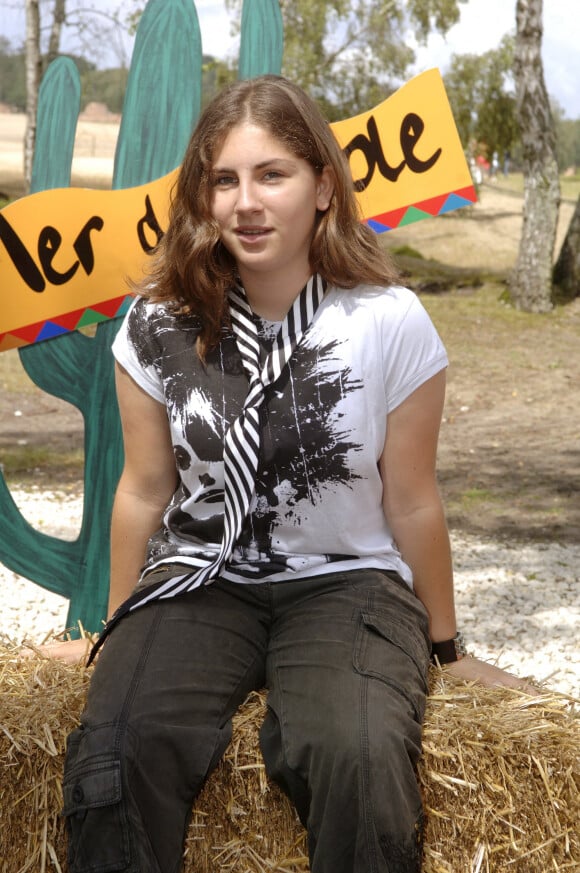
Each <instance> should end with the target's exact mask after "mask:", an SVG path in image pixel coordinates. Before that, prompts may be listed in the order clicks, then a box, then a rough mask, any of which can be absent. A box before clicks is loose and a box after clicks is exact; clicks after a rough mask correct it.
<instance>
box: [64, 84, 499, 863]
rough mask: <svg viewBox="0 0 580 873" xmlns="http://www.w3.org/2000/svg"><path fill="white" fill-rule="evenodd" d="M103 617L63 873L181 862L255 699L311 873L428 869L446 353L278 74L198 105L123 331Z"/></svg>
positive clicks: (448, 586) (491, 676)
mask: <svg viewBox="0 0 580 873" xmlns="http://www.w3.org/2000/svg"><path fill="white" fill-rule="evenodd" d="M114 354H115V357H116V361H117V364H116V366H117V390H118V398H119V407H120V411H121V418H122V423H123V434H124V442H125V467H124V470H123V474H122V477H121V480H120V483H119V487H118V491H117V495H116V500H115V506H114V513H113V526H112V576H111V595H110V618H109V621H108V624H107V626H106V628H105V630H104V632H103V635H102V637H101V641H100V642H101V643H104V644H103V646H102V649H100V652H99V658H98V660H97V663H96V669H95V672H94V675H93V677H92V681H91V687H90V692H89V696H88V701H87V705H86V709H85V711H84V714H83V717H82V724H81V726H80V728H79V729H78V730H75V731H74V732H73V733H72V735H71V737H70V738H69V743H68V750H67V760H66V772H65V781H64V797H65V810H64V811H65V815H66V817H67V824H68V834H69V870H70V873H88V871H95V870H124V871H131V873H137V871H140V873H176V871H178V870H179V869H180V867H181V857H182V851H183V841H184V836H185V833H186V828H187V824H188V820H189V815H190V809H191V805H192V803H193V800H194V798H195V797H196V795H197V794H198V793H199V791H200V789H201V787H202V785H203V783H204V780H205V779H206V778H207V776H208V774H209V773H210V772H211V770H212V768H213V767H215V765H216V763H217V762H218V760H219V758H220V756H221V755H222V754H223V752H224V750H225V748H226V746H227V743H228V741H229V738H230V730H231V728H230V725H231V718H232V715H233V713H234V712H235V710H236V709H237V707H238V706H239V705H240V704H241V703H242V702H243V700H244V699H245V697H246V696H247V694H248V693H249V692H250V691H251V690H252V689H258V688H262V687H265V688H267V689H268V714H267V717H266V720H265V723H264V725H263V728H262V731H261V744H262V750H263V754H264V759H265V763H266V767H267V771H268V773H269V775H270V777H271V778H272V779H274V780H276V781H277V782H278V783H279V784H280V785H281V786H282V787H283V788H284V790H285V791H286V792H287V793H288V794H289V796H290V797H291V799H292V800H293V802H294V803H295V805H296V808H297V810H298V813H299V815H300V818H301V820H302V822H303V824H304V827H305V828H306V829H307V832H308V841H309V854H310V864H311V869H312V871H314V873H379V871H380V873H383V871H384V873H387V871H390V873H393V871H399V873H403V871H404V873H412V871H418V870H419V869H420V867H421V834H422V825H421V822H422V811H421V798H420V795H419V791H418V787H417V781H416V776H415V766H416V762H417V759H418V756H419V754H420V748H421V722H422V718H423V713H424V707H425V695H426V693H427V667H428V663H429V656H430V653H431V650H432V647H433V650H434V651H436V652H437V653H438V655H439V658H440V661H441V662H442V663H445V662H450V667H449V669H451V670H453V671H454V672H456V673H459V674H460V675H463V676H465V677H466V678H469V679H476V678H479V679H482V680H483V681H486V682H508V683H514V682H515V681H516V680H515V679H514V678H513V677H510V676H508V675H506V674H504V673H503V672H502V671H500V670H497V669H496V668H494V667H492V666H490V665H487V664H483V663H481V662H478V661H476V660H475V659H473V658H470V657H469V656H465V657H462V649H461V645H460V641H459V640H458V638H457V625H456V620H455V613H454V606H453V586H452V566H451V557H450V549H449V540H448V534H447V529H446V524H445V520H444V513H443V509H442V506H441V501H440V497H439V493H438V490H437V484H436V476H435V456H436V447H437V438H438V431H439V425H440V420H441V414H442V409H443V400H444V384H445V368H446V364H447V358H446V354H445V350H444V348H443V345H442V343H441V341H440V339H439V337H438V335H437V333H436V331H435V329H434V327H433V325H432V324H431V322H430V320H429V318H428V316H427V314H426V313H425V310H424V309H423V307H422V306H421V304H420V303H419V301H418V299H417V298H416V297H415V295H414V294H413V293H411V292H410V291H408V290H406V289H404V288H401V287H399V286H397V285H396V275H395V271H394V270H393V267H392V265H391V264H390V262H389V261H388V259H387V257H386V256H385V254H384V253H383V251H382V249H381V247H380V246H379V244H378V241H377V238H376V237H375V235H374V234H373V233H372V232H371V231H370V230H369V229H368V228H367V227H366V226H365V225H364V224H363V223H361V221H360V219H359V215H358V213H357V209H356V203H355V199H354V196H353V189H352V180H351V177H350V174H349V169H348V165H347V164H346V162H345V159H344V157H343V155H342V152H341V150H340V148H339V147H338V145H337V143H336V141H335V139H334V137H333V135H332V132H331V131H330V129H329V127H328V125H327V123H326V122H325V121H324V119H323V118H322V117H321V115H320V113H319V111H318V109H317V108H316V106H315V105H314V103H313V102H312V101H311V100H310V99H309V98H308V97H307V96H306V95H305V94H304V93H303V92H302V91H300V90H299V89H298V88H296V87H294V86H293V85H292V84H291V83H289V82H288V81H286V80H285V79H282V78H279V77H273V76H265V77H261V78H258V79H254V80H250V81H245V82H240V83H238V84H236V85H233V86H231V87H230V88H228V89H227V90H225V91H224V92H223V93H222V94H220V95H219V96H218V97H217V98H216V99H215V100H214V102H213V103H212V104H211V105H210V106H209V107H208V109H207V110H206V111H205V113H204V114H203V116H202V118H201V120H200V121H199V124H198V125H197V128H196V130H195V131H194V133H193V136H192V138H191V142H190V144H189V147H188V150H187V154H186V156H185V160H184V163H183V166H182V168H181V172H180V176H179V181H178V184H177V188H176V191H175V192H174V198H173V204H172V211H171V216H170V226H169V229H168V231H167V234H166V236H165V238H164V239H163V242H162V244H161V246H160V248H159V251H158V252H157V255H156V259H155V262H154V265H153V268H152V271H151V274H150V276H149V277H148V279H147V283H146V285H145V286H144V288H143V289H141V295H140V296H139V297H138V298H137V299H136V301H135V303H134V305H133V307H132V309H131V311H130V312H129V314H128V315H127V317H126V319H125V322H124V324H123V326H122V328H121V330H120V332H119V335H118V337H117V340H116V342H115V345H114Z"/></svg>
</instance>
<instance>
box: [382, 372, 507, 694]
mask: <svg viewBox="0 0 580 873" xmlns="http://www.w3.org/2000/svg"><path fill="white" fill-rule="evenodd" d="M444 401H445V371H444V370H442V371H441V372H440V373H437V374H436V375H435V376H433V377H432V378H431V379H429V380H427V382H425V383H424V384H423V385H421V386H420V387H419V388H418V389H417V390H416V391H414V392H413V394H411V395H410V396H409V397H408V398H407V399H406V400H405V401H403V403H401V405H400V406H398V407H397V408H396V409H394V410H393V412H391V413H390V414H389V415H388V417H387V436H386V440H385V446H384V449H383V453H382V456H381V459H380V464H379V467H380V471H381V477H382V480H383V508H384V512H385V516H386V519H387V522H388V524H389V527H390V529H391V531H392V533H393V536H394V538H395V541H396V543H397V546H398V548H399V550H400V552H401V555H402V557H403V559H404V561H405V562H406V563H407V564H408V565H409V566H410V568H411V570H412V573H413V585H414V589H415V593H416V594H417V597H418V598H419V599H420V600H421V602H422V603H423V605H424V606H425V609H426V610H427V613H428V615H429V629H430V633H431V640H432V641H433V642H440V641H441V640H448V639H451V637H453V636H455V633H456V631H457V624H456V617H455V605H454V598H453V565H452V559H451V548H450V545H449V534H448V530H447V523H446V521H445V513H444V510H443V505H442V502H441V496H440V494H439V488H438V485H437V475H436V460H437V442H438V438H439V428H440V425H441V417H442V414H443V404H444ZM447 669H448V670H450V672H452V673H454V674H455V675H458V676H461V677H462V678H464V679H467V680H477V681H481V682H483V683H485V684H488V685H511V686H517V687H521V686H522V682H521V680H519V679H517V678H516V677H515V676H512V675H511V674H510V673H506V672H505V671H504V670H500V669H499V668H497V667H495V666H493V665H492V664H487V663H485V662H483V661H479V660H478V659H476V658H472V657H469V656H467V657H464V658H462V659H461V660H460V661H457V662H455V663H454V664H450V665H448V666H447Z"/></svg>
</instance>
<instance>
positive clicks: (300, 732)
mask: <svg viewBox="0 0 580 873" xmlns="http://www.w3.org/2000/svg"><path fill="white" fill-rule="evenodd" d="M293 584H295V583H293ZM310 585H311V587H310V588H308V586H307V585H303V586H302V590H299V589H298V588H296V589H295V590H294V591H293V592H291V591H289V590H288V591H287V592H286V591H283V590H282V589H279V590H278V601H279V603H278V605H279V612H277V613H276V621H275V623H274V626H273V631H272V638H271V641H270V649H269V655H268V676H267V682H268V688H269V691H270V693H269V698H268V705H269V715H268V718H267V720H266V723H265V725H264V728H263V731H262V744H263V751H264V755H265V758H266V762H267V766H268V769H269V772H270V774H271V775H272V776H273V778H274V779H276V780H277V781H279V782H280V783H281V784H282V786H283V787H284V788H285V790H286V791H287V792H288V793H289V794H290V795H291V796H292V798H293V799H294V802H295V803H296V805H297V808H298V811H299V814H300V817H301V819H302V821H303V823H304V824H305V826H306V827H307V829H308V833H309V847H310V856H311V866H312V870H313V871H315V873H318V871H331V870H333V871H335V873H340V871H341V870H345V871H347V870H348V871H354V870H364V871H367V873H372V871H382V870H386V869H390V868H389V867H386V866H385V864H386V858H387V855H388V854H389V853H390V854H391V856H392V858H395V857H396V856H397V855H401V854H403V855H405V854H406V855H408V858H407V861H405V863H406V865H407V866H406V867H401V869H405V870H408V871H411V870H413V869H414V868H413V866H412V864H413V863H415V860H411V856H413V855H414V856H415V857H418V855H419V850H418V847H417V833H418V830H417V829H418V823H419V822H420V817H421V800H420V795H419V791H418V787H417V781H416V776H415V765H416V762H417V759H418V756H419V754H420V741H421V722H422V718H423V714H424V707H425V696H426V691H427V679H426V677H427V665H428V656H429V648H428V626H427V617H426V613H425V610H424V608H423V606H422V605H421V604H420V602H419V601H418V600H417V598H416V597H415V596H414V595H413V593H412V592H410V591H409V589H408V588H407V587H406V586H405V585H404V583H402V582H400V581H393V580H392V579H390V578H388V577H386V576H385V574H383V573H380V572H376V571H357V572H355V573H348V574H340V575H338V574H337V575H336V576H330V575H329V576H326V577H324V578H323V579H320V580H317V579H313V580H311V583H310ZM275 596H276V592H275ZM389 847H390V848H389ZM392 862H393V861H392V859H391V862H390V863H391V865H392ZM392 869H399V868H398V867H396V866H393V867H392ZM417 869H418V868H417Z"/></svg>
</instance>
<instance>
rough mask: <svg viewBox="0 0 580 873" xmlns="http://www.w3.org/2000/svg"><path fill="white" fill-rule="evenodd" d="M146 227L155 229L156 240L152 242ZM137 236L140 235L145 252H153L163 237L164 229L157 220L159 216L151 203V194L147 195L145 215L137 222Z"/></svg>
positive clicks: (140, 241)
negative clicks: (147, 234)
mask: <svg viewBox="0 0 580 873" xmlns="http://www.w3.org/2000/svg"><path fill="white" fill-rule="evenodd" d="M146 228H149V229H150V230H152V231H153V233H154V235H155V242H154V243H153V244H151V243H150V242H149V240H148V239H147V237H146V235H145V230H146ZM137 236H138V237H139V243H140V245H141V248H142V249H143V251H144V252H146V253H147V254H149V253H150V252H152V251H153V250H154V249H155V248H157V246H158V245H159V243H160V242H161V240H162V239H163V231H162V230H161V227H160V226H159V222H158V221H157V216H156V215H155V212H154V210H153V205H152V203H151V199H150V197H149V194H147V195H146V197H145V215H144V216H143V217H142V218H140V219H139V221H138V222H137Z"/></svg>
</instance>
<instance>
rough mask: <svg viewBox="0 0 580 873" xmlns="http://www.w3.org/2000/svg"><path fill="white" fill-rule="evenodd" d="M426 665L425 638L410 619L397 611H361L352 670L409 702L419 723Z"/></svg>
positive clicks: (421, 715) (423, 705) (427, 660)
mask: <svg viewBox="0 0 580 873" xmlns="http://www.w3.org/2000/svg"><path fill="white" fill-rule="evenodd" d="M428 664H429V647H428V643H427V640H426V638H425V636H424V635H423V634H422V633H421V630H420V629H419V628H417V627H416V626H415V625H414V624H413V623H412V622H410V621H407V620H406V619H405V618H404V617H403V616H402V615H401V614H400V613H397V612H389V611H386V610H380V611H378V610H377V611H363V612H361V614H360V621H359V627H358V631H357V635H356V641H355V650H354V668H355V670H356V671H357V672H358V673H360V674H362V675H364V676H372V677H374V678H376V679H379V680H380V681H382V682H385V683H386V684H387V685H389V686H391V688H393V689H395V691H397V692H398V693H399V694H401V695H402V696H403V697H404V698H405V699H406V700H407V701H408V702H409V703H410V704H411V706H412V708H413V712H414V715H415V718H416V719H417V721H419V722H421V721H422V720H423V715H424V713H425V697H426V694H427V669H428Z"/></svg>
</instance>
